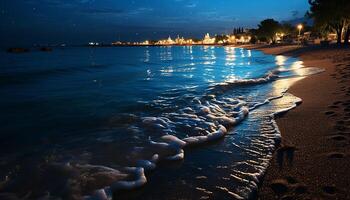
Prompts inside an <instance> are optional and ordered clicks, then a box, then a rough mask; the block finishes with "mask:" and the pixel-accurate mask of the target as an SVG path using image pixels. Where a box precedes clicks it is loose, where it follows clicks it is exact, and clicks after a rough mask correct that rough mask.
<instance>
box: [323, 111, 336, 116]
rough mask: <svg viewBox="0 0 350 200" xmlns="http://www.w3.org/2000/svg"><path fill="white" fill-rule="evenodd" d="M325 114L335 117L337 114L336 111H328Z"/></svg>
mask: <svg viewBox="0 0 350 200" xmlns="http://www.w3.org/2000/svg"><path fill="white" fill-rule="evenodd" d="M324 114H326V115H328V116H331V115H334V114H335V112H334V111H326V112H325V113H324Z"/></svg>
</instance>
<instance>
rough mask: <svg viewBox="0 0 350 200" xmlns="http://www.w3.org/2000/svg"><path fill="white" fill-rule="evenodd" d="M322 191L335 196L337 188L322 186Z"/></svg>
mask: <svg viewBox="0 0 350 200" xmlns="http://www.w3.org/2000/svg"><path fill="white" fill-rule="evenodd" d="M322 191H323V192H324V193H325V194H327V195H335V194H336V193H337V188H336V187H334V186H324V187H323V188H322Z"/></svg>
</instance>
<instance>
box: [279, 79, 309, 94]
mask: <svg viewBox="0 0 350 200" xmlns="http://www.w3.org/2000/svg"><path fill="white" fill-rule="evenodd" d="M303 78H305V77H296V78H288V79H279V80H277V81H275V82H273V85H272V87H273V90H272V95H273V96H279V95H281V94H282V93H283V92H284V91H286V90H287V89H289V88H290V87H291V86H292V85H293V84H295V83H296V82H297V81H300V80H301V79H303Z"/></svg>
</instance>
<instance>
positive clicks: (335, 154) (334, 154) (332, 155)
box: [327, 152, 345, 159]
mask: <svg viewBox="0 0 350 200" xmlns="http://www.w3.org/2000/svg"><path fill="white" fill-rule="evenodd" d="M327 157H328V158H330V159H339V158H344V157H345V154H343V153H339V152H331V153H329V154H328V155H327Z"/></svg>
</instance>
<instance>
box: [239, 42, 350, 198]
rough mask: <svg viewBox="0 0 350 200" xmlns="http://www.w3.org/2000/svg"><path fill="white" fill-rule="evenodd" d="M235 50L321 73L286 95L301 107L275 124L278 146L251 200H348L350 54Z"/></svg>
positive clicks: (313, 49) (288, 48)
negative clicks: (293, 60)
mask: <svg viewBox="0 0 350 200" xmlns="http://www.w3.org/2000/svg"><path fill="white" fill-rule="evenodd" d="M238 47H241V48H247V49H254V50H261V51H263V52H264V53H266V54H273V55H285V56H291V57H298V58H299V59H300V60H301V61H303V63H304V66H305V67H318V68H323V69H325V71H324V72H323V73H320V74H315V75H312V76H308V77H306V78H304V79H302V80H300V81H298V82H296V83H295V84H294V85H292V86H291V88H290V89H289V90H288V93H291V94H293V95H295V96H297V97H300V98H301V99H302V100H303V103H302V104H301V105H299V106H298V107H297V108H296V109H293V110H290V111H289V112H288V113H287V114H286V115H284V116H282V117H277V118H276V122H277V124H278V127H279V129H280V131H281V136H282V141H281V145H280V146H277V147H276V151H275V152H274V154H273V159H272V160H271V163H270V166H269V167H268V168H267V171H266V174H265V176H264V178H263V179H262V183H261V185H260V187H259V189H258V197H257V199H314V198H316V199H324V198H325V199H350V194H349V193H348V191H350V173H349V172H348V166H350V159H349V158H350V151H349V146H350V49H349V48H344V47H336V46H329V47H321V46H310V47H301V46H298V45H278V46H266V45H242V46H238Z"/></svg>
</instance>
